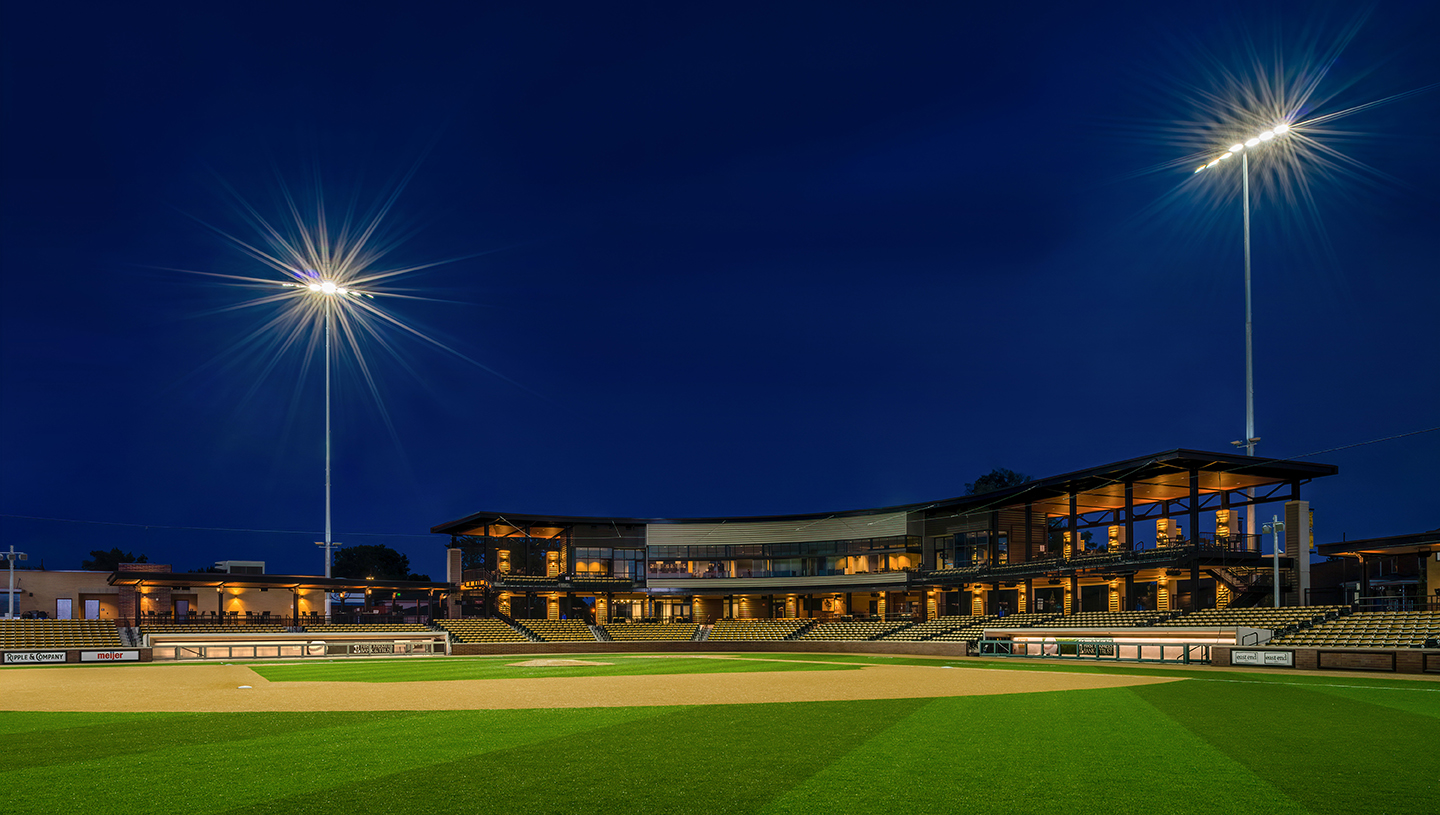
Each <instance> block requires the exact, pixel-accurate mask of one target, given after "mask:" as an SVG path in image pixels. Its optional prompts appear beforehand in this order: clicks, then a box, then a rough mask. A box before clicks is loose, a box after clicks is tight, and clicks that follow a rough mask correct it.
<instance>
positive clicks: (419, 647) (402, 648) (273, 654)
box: [151, 640, 446, 662]
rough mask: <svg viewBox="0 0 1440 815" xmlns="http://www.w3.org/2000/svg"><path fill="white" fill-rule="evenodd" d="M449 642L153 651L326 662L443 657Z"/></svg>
mask: <svg viewBox="0 0 1440 815" xmlns="http://www.w3.org/2000/svg"><path fill="white" fill-rule="evenodd" d="M445 652H446V648H445V643H444V642H443V641H437V640H406V641H400V640H387V641H383V642H355V641H345V642H338V641H337V642H325V641H320V640H316V641H313V642H246V643H175V644H164V645H156V646H154V647H153V648H152V649H151V655H152V659H154V660H155V661H156V662H171V661H174V662H183V661H189V660H202V659H326V658H334V657H352V656H419V655H431V654H443V653H445Z"/></svg>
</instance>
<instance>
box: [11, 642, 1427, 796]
mask: <svg viewBox="0 0 1440 815" xmlns="http://www.w3.org/2000/svg"><path fill="white" fill-rule="evenodd" d="M653 661H654V662H662V661H663V660H653ZM420 662H421V661H418V660H417V661H415V662H414V663H407V664H410V665H414V667H415V668H416V669H419V668H420V667H421V666H420V664H419V663H420ZM679 662H686V663H689V662H692V661H691V660H679ZM693 662H701V663H703V662H707V661H704V660H694V661H693ZM373 664H374V665H376V666H377V667H378V666H385V665H395V663H392V662H383V663H379V662H377V663H373ZM940 664H942V665H943V664H945V663H944V662H943V661H941V662H940ZM306 667H307V668H308V667H310V666H306ZM1065 667H1069V666H1068V665H1067V666H1065ZM937 669H939V668H937ZM1139 670H1143V669H1137V672H1139ZM1152 670H1158V669H1152ZM1147 672H1148V671H1147ZM1202 673H1203V678H1201V679H1195V680H1191V679H1187V680H1184V681H1179V682H1174V683H1167V684H1160V685H1149V686H1143V687H1135V688H1114V689H1100V690H1083V691H1057V692H1049V693H1032V694H1015V695H1006V696H973V697H955V698H941V699H906V700H883V701H864V702H805V703H787V704H767V705H717V706H690V707H648V708H613V709H579V710H504V711H460V712H455V711H440V712H394V711H392V712H370V713H303V714H294V713H291V714H282V713H224V714H126V713H106V714H81V713H5V714H3V715H0V734H4V735H5V736H6V738H4V739H0V783H3V789H4V790H5V793H4V800H5V801H6V803H7V805H8V806H7V807H6V810H7V812H34V813H46V814H47V815H52V814H53V813H58V812H93V813H105V812H114V813H122V812H123V813H134V812H241V813H268V812H274V813H281V812H284V813H289V812H299V811H311V810H315V809H322V810H325V811H334V812H357V813H371V812H374V813H449V812H467V813H473V812H496V813H531V812H536V813H539V812H547V813H548V812H556V813H572V812H573V813H592V814H594V815H600V814H601V813H611V812H621V813H630V812H633V813H646V814H647V815H649V814H650V813H730V812H733V813H748V812H757V813H788V812H794V813H819V812H823V813H933V812H976V813H990V812H994V813H1007V815H1008V814H1009V813H1024V812H1036V813H1044V815H1066V814H1068V813H1076V812H1078V813H1105V815H1118V814H1119V813H1128V812H1163V813H1172V812H1175V813H1192V812H1193V813H1208V812H1225V813H1303V812H1314V813H1337V815H1338V814H1339V813H1345V814H1346V815H1349V813H1355V812H1365V813H1432V812H1434V811H1436V802H1437V801H1440V761H1437V760H1436V759H1435V757H1434V756H1435V745H1436V744H1437V737H1440V692H1437V691H1440V683H1435V682H1431V681H1410V682H1406V681H1398V680H1390V681H1388V682H1384V684H1383V685H1375V684H1372V683H1373V682H1374V681H1376V680H1369V678H1367V677H1355V676H1351V675H1336V676H1324V677H1300V676H1295V675H1289V676H1288V677H1287V676H1285V675H1283V674H1279V673H1277V674H1253V673H1240V672H1228V671H1218V670H1211V671H1204V672H1202ZM333 675H339V673H338V672H334V674H333ZM60 676H63V674H60V675H59V676H57V680H59V678H60ZM1257 676H1262V677H1265V680H1264V681H1256V679H1255V677H1257ZM1276 677H1283V679H1284V680H1285V681H1276V679H1275V678H1276ZM1301 680H1303V681H1301ZM716 681H717V682H722V683H723V682H724V681H725V679H724V677H723V676H718V677H717V678H716ZM1381 681H1383V680H1381ZM0 706H3V702H0Z"/></svg>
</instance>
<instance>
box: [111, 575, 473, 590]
mask: <svg viewBox="0 0 1440 815" xmlns="http://www.w3.org/2000/svg"><path fill="white" fill-rule="evenodd" d="M106 582H107V583H109V584H110V585H112V586H132V587H135V588H141V587H148V586H165V587H169V588H172V589H175V588H178V589H187V588H221V587H229V588H244V589H301V590H315V591H329V592H349V591H364V590H365V589H378V590H380V591H421V592H424V591H451V590H453V588H454V587H453V586H451V585H450V584H449V583H434V582H431V581H427V580H354V579H351V578H348V577H312V576H310V575H301V574H225V573H223V572H114V573H113V574H111V575H110V577H109V578H108V579H107V580H106Z"/></svg>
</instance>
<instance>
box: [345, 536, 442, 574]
mask: <svg viewBox="0 0 1440 815" xmlns="http://www.w3.org/2000/svg"><path fill="white" fill-rule="evenodd" d="M330 573H331V574H333V575H334V576H336V577H348V578H350V579H351V580H364V579H365V578H367V577H373V578H375V579H376V580H429V579H430V576H429V575H423V574H414V573H413V572H411V571H410V558H409V557H407V556H405V555H402V554H400V553H399V552H397V551H395V550H394V549H391V548H390V547H388V546H384V545H381V544H375V545H373V546H370V545H360V546H346V547H345V548H343V549H341V550H340V551H338V552H336V553H335V565H334V566H332V567H331V568H330Z"/></svg>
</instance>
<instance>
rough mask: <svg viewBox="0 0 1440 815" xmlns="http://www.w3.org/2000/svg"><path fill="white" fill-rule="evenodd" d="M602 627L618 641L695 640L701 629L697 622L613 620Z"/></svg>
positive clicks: (611, 637)
mask: <svg viewBox="0 0 1440 815" xmlns="http://www.w3.org/2000/svg"><path fill="white" fill-rule="evenodd" d="M601 628H603V629H605V633H606V634H608V635H609V636H610V639H612V640H615V641H616V642H637V641H643V642H649V641H654V640H693V639H695V633H696V632H697V631H699V630H700V626H699V625H698V624H696V623H634V622H611V623H606V624H605V625H603V626H601Z"/></svg>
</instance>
